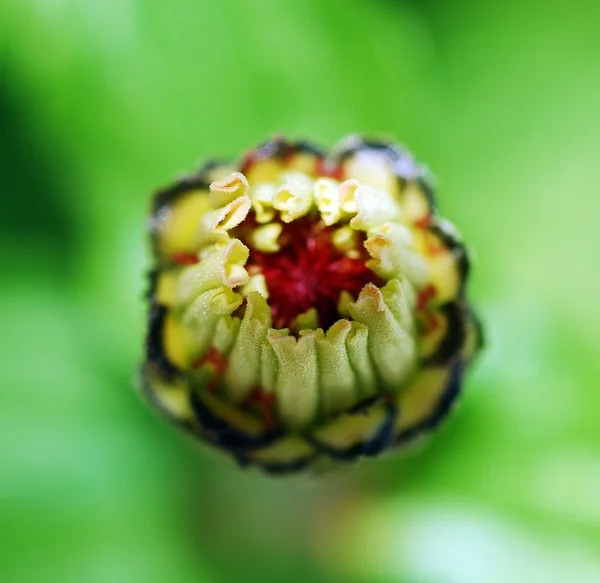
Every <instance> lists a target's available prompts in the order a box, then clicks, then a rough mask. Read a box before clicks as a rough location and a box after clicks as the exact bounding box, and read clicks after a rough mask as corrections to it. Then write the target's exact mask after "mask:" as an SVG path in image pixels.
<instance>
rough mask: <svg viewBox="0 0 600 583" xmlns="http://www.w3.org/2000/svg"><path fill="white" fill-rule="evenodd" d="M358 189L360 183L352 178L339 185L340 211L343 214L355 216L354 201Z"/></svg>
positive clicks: (355, 207)
mask: <svg viewBox="0 0 600 583" xmlns="http://www.w3.org/2000/svg"><path fill="white" fill-rule="evenodd" d="M359 188H360V183H359V182H358V180H355V179H354V178H350V179H349V180H345V181H344V182H342V183H341V184H340V209H341V210H342V211H344V212H345V213H348V214H351V215H354V214H356V211H357V210H358V209H357V206H356V200H355V194H356V191H357V190H358V189H359Z"/></svg>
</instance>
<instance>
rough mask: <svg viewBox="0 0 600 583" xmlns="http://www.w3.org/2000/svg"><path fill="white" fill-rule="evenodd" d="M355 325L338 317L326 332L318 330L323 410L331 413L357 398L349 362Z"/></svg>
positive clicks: (317, 339)
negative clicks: (349, 344)
mask: <svg viewBox="0 0 600 583" xmlns="http://www.w3.org/2000/svg"><path fill="white" fill-rule="evenodd" d="M351 329H352V325H351V324H350V322H349V321H348V320H338V321H337V322H336V323H335V324H333V325H332V326H331V327H330V328H329V330H327V334H324V333H323V331H322V330H321V329H320V328H319V329H318V330H317V334H316V347H317V361H318V365H319V385H320V390H321V394H322V399H321V413H323V414H325V415H331V414H335V413H340V412H342V411H345V410H346V409H348V408H349V407H351V406H352V405H353V404H354V403H356V400H357V388H356V376H355V374H354V371H353V370H352V365H351V364H350V357H349V355H348V350H347V348H346V338H347V336H348V333H349V332H350V330H351Z"/></svg>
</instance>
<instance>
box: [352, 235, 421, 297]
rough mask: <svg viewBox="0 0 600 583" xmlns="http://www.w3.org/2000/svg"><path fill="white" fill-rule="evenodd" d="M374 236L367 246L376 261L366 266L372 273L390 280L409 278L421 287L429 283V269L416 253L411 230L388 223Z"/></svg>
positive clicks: (366, 243) (371, 261)
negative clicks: (403, 276)
mask: <svg viewBox="0 0 600 583" xmlns="http://www.w3.org/2000/svg"><path fill="white" fill-rule="evenodd" d="M370 233H371V236H370V237H369V238H368V239H367V240H366V241H365V243H364V246H365V249H366V250H367V251H368V253H369V255H370V256H371V257H372V259H370V260H369V261H367V262H366V266H367V267H368V268H369V269H372V270H373V271H374V272H375V273H377V275H379V276H380V277H383V278H386V279H390V278H394V277H400V276H402V275H405V276H406V277H408V279H409V280H410V281H411V282H412V283H413V285H415V286H417V287H421V286H423V285H424V284H425V283H426V281H427V278H428V275H429V266H428V264H427V261H426V260H425V259H424V258H423V256H422V255H421V254H420V253H417V251H416V250H415V249H414V241H413V236H412V234H411V231H410V229H408V228H407V227H405V226H404V225H401V224H398V223H385V224H384V225H381V226H380V227H379V228H378V229H376V230H371V231H370Z"/></svg>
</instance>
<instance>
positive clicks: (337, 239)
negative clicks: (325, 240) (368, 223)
mask: <svg viewBox="0 0 600 583" xmlns="http://www.w3.org/2000/svg"><path fill="white" fill-rule="evenodd" d="M331 242H332V243H333V244H334V245H335V247H336V249H337V250H338V251H341V252H342V253H346V254H347V253H348V251H355V250H356V247H357V246H358V243H359V236H358V233H357V232H356V231H355V230H354V229H353V228H352V227H350V226H348V225H345V226H343V227H340V228H339V229H336V230H335V231H333V233H332V234H331Z"/></svg>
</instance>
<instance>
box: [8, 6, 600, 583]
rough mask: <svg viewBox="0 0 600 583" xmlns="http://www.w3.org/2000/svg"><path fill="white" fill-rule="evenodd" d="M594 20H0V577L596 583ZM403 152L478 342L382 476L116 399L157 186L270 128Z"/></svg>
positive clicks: (138, 329)
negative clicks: (455, 398)
mask: <svg viewBox="0 0 600 583" xmlns="http://www.w3.org/2000/svg"><path fill="white" fill-rule="evenodd" d="M598 22H600V3H597V2H592V1H591V0H544V1H542V0H505V1H504V2H481V1H479V0H454V1H446V0H412V1H410V0H405V1H393V0H286V1H285V2H283V1H278V0H256V1H246V0H219V1H218V2H217V1H214V2H209V1H204V0H173V1H171V2H163V1H160V0H2V1H1V2H0V192H1V201H2V207H1V210H0V232H1V234H0V261H1V263H2V267H1V273H0V322H1V329H2V334H1V336H0V361H1V369H0V370H1V376H0V378H1V379H2V380H1V387H2V390H1V392H0V444H1V445H0V447H1V449H2V451H1V456H0V579H1V580H2V581H6V582H7V583H15V582H18V583H20V582H27V583H29V582H32V583H37V582H42V583H45V582H50V583H53V582H61V583H70V582H78V583H80V582H85V583H121V582H124V583H125V582H127V583H132V582H137V581H144V582H145V583H154V582H165V581H168V582H170V583H187V582H201V583H229V582H236V583H238V582H253V581H258V582H265V583H268V582H276V581H292V582H294V581H298V582H299V581H311V582H314V583H321V582H336V581H342V582H344V583H363V582H374V583H379V582H381V583H388V582H395V583H506V582H509V581H510V582H511V583H521V582H523V583H535V582H538V581H539V582H544V583H564V582H565V581H569V582H573V583H598V582H599V581H600V423H599V417H600V359H599V358H598V347H599V346H600V334H599V329H600V302H599V283H600V276H599V273H598V272H599V269H598V268H599V265H600V262H599V260H598V252H599V251H600V236H599V234H598V229H599V226H598V225H599V216H600V162H599V160H600V68H599V63H600V37H599V36H598ZM351 132H366V133H370V134H379V133H384V134H385V135H394V136H396V137H397V138H398V139H399V140H400V141H401V142H403V143H405V144H407V145H408V146H409V147H410V148H411V149H412V150H413V152H414V153H415V154H416V155H417V157H418V158H419V159H420V160H422V161H425V162H426V163H427V164H428V165H429V166H430V168H431V169H432V170H433V171H434V173H435V175H436V176H437V179H438V183H439V206H440V208H441V210H442V212H443V213H444V214H445V215H447V216H448V217H449V218H450V219H452V220H453V221H455V222H456V223H457V224H458V225H459V226H460V228H461V230H462V232H463V234H464V236H465V239H466V240H467V241H468V242H469V244H470V245H471V247H472V249H473V250H474V254H475V266H474V271H473V277H472V281H471V284H472V285H471V290H472V296H473V297H474V298H475V299H476V301H477V303H478V305H479V307H480V311H481V313H482V315H483V318H484V320H485V322H486V327H487V331H488V347H487V350H486V352H485V354H484V355H483V357H482V358H481V359H480V361H479V363H478V366H477V367H476V369H475V371H474V373H473V374H472V375H471V377H470V379H469V382H468V385H467V390H466V393H465V395H464V399H463V401H462V406H461V407H460V408H459V409H458V410H457V412H456V414H455V415H454V416H453V417H452V418H451V420H450V421H449V422H448V423H447V424H445V426H444V427H443V428H442V429H441V430H440V431H439V432H438V433H437V434H436V435H435V437H434V439H433V440H431V441H430V443H429V444H428V445H427V446H426V447H423V448H419V449H418V450H416V451H413V452H410V453H409V454H406V455H404V456H401V457H399V458H391V459H385V460H379V461H375V462H373V463H366V464H363V465H361V466H360V467H359V468H357V469H355V470H354V469H353V470H346V471H342V472H339V473H336V474H334V475H331V476H327V477H305V478H303V479H300V480H291V481H290V480H284V481H282V480H274V479H267V478H264V477H263V476H261V475H260V474H258V473H256V472H255V471H240V470H238V469H237V468H236V467H234V465H233V464H232V463H231V462H230V461H229V460H226V459H222V458H221V457H219V456H217V455H215V454H212V453H210V452H207V451H206V450H204V449H203V448H201V447H198V446H197V445H195V444H193V443H191V441H190V440H188V439H187V438H186V437H185V436H183V435H181V434H179V433H177V431H175V430H174V429H172V428H171V427H168V426H167V425H166V424H165V423H163V422H162V421H160V420H159V419H158V418H157V417H156V416H155V415H154V414H153V413H152V412H151V411H150V410H149V408H148V407H146V405H145V404H144V403H143V402H142V400H141V399H140V398H139V396H138V394H137V393H136V391H135V390H134V384H135V383H134V380H135V371H136V366H137V363H138V362H139V360H140V356H141V353H142V348H141V347H142V339H143V334H144V318H145V306H144V303H143V300H142V294H143V289H144V286H145V283H144V272H145V269H146V268H147V265H148V255H147V249H146V245H145V243H146V241H145V234H144V221H145V213H146V210H147V207H148V197H149V193H150V192H151V191H152V190H153V189H155V188H156V187H158V186H160V185H164V184H166V183H168V182H170V181H171V180H172V179H173V178H174V177H175V176H176V175H178V174H180V173H182V172H185V171H190V170H193V169H194V168H195V167H196V166H197V164H198V163H199V162H200V161H201V160H202V159H204V158H206V157H208V156H215V155H216V156H220V157H222V156H232V157H233V156H236V155H237V154H238V153H240V152H241V151H243V150H245V149H247V148H249V147H251V146H252V145H254V144H257V143H259V142H260V141H262V140H264V139H265V138H267V137H269V136H271V135H273V134H276V133H284V134H286V135H290V136H291V137H295V138H303V137H307V138H310V139H313V140H316V141H317V142H319V143H320V144H322V145H323V146H327V147H328V146H331V145H332V144H333V143H334V142H335V141H337V139H339V138H340V137H341V136H343V135H345V134H348V133H351Z"/></svg>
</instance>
